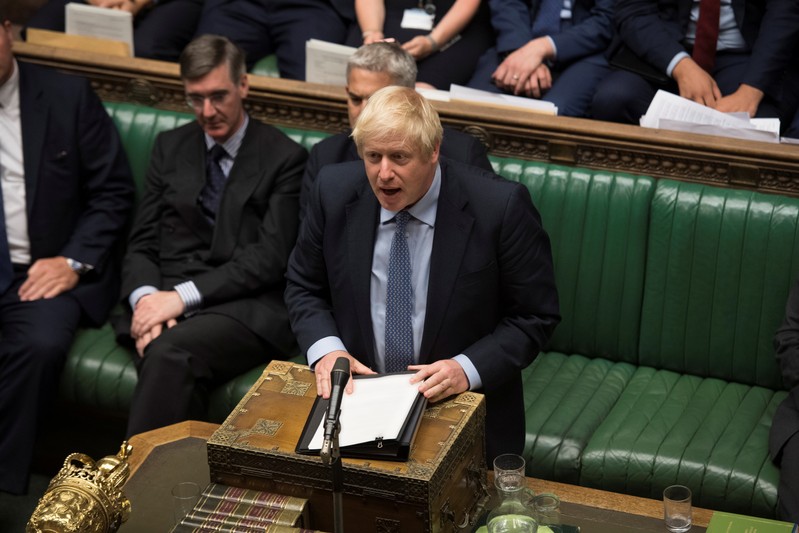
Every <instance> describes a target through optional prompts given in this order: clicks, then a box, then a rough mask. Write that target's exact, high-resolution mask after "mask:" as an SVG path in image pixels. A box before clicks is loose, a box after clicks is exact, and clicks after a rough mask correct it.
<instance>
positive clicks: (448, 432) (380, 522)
mask: <svg viewBox="0 0 799 533" xmlns="http://www.w3.org/2000/svg"><path fill="white" fill-rule="evenodd" d="M315 398H316V384H315V377H314V374H313V372H312V371H311V370H310V369H309V368H308V367H307V366H303V365H297V364H294V363H289V362H285V361H273V362H272V363H270V364H269V366H268V367H267V368H266V370H264V373H263V375H262V376H261V377H260V378H259V379H258V381H257V382H256V383H255V384H254V385H253V387H252V388H251V389H250V390H249V392H248V393H247V394H246V395H245V396H244V398H242V400H241V402H240V403H239V405H238V406H237V407H236V409H235V410H233V412H232V413H231V414H230V416H228V418H227V420H225V422H224V423H223V424H222V426H220V428H219V429H218V430H217V431H216V432H215V433H214V434H213V435H212V436H211V438H210V439H209V440H208V466H209V468H210V473H211V481H212V482H215V483H223V484H225V485H230V486H238V487H244V488H254V489H258V490H266V491H270V492H275V493H278V494H284V495H288V496H298V497H301V498H306V499H308V500H309V511H310V527H312V528H314V529H320V530H324V531H333V529H334V526H333V495H332V485H333V484H332V480H331V470H330V467H329V466H326V465H324V464H322V461H321V460H320V459H319V457H315V456H308V455H299V454H296V453H294V449H295V447H296V445H297V441H298V439H299V437H300V433H301V432H302V428H303V425H304V424H305V420H306V418H307V417H308V413H310V411H311V407H312V405H313V402H314V399H315ZM484 434H485V399H484V398H483V395H482V394H478V393H472V392H466V393H463V394H460V395H458V396H456V397H454V398H452V399H450V400H447V401H445V402H440V403H437V404H432V405H430V406H428V408H427V410H426V411H425V415H424V418H423V420H422V423H421V424H420V426H419V431H418V433H417V435H416V440H415V441H414V444H413V447H412V449H411V454H410V459H409V460H408V461H407V462H392V461H374V460H364V459H343V472H344V493H343V496H342V501H343V521H344V529H345V531H347V532H358V533H360V532H370V531H375V532H380V533H419V532H442V533H449V532H459V531H471V530H472V529H473V526H474V524H475V522H476V520H477V519H478V518H479V516H480V514H481V512H482V510H483V507H484V505H485V503H486V501H487V500H488V491H487V488H486V466H485V444H484V439H485V435H484Z"/></svg>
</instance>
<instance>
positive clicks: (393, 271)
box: [386, 211, 413, 372]
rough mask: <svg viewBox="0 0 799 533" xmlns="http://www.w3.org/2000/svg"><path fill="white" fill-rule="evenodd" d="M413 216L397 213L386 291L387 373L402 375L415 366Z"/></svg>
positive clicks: (403, 212)
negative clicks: (407, 231) (410, 236)
mask: <svg viewBox="0 0 799 533" xmlns="http://www.w3.org/2000/svg"><path fill="white" fill-rule="evenodd" d="M410 217H411V215H410V213H408V212H407V211H400V212H399V213H397V215H396V217H395V218H394V220H395V221H396V223H397V227H396V229H395V230H394V238H393V239H392V240H391V252H390V254H389V256H388V283H387V288H386V372H402V371H404V370H407V369H408V365H411V364H413V323H412V321H411V313H412V310H413V289H412V287H411V254H410V252H409V251H408V240H407V238H406V237H405V226H406V225H407V224H408V220H409V219H410Z"/></svg>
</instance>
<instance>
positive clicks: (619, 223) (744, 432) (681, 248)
mask: <svg viewBox="0 0 799 533" xmlns="http://www.w3.org/2000/svg"><path fill="white" fill-rule="evenodd" d="M107 106H108V110H109V113H111V115H112V116H113V117H114V120H115V122H116V124H117V127H118V128H119V129H120V132H121V133H122V137H123V142H124V143H125V146H126V149H127V150H128V154H129V155H130V157H131V163H132V165H133V169H134V174H135V177H136V180H137V182H138V183H139V184H141V183H143V177H144V172H145V169H146V167H147V163H148V157H147V154H149V152H150V149H151V147H152V143H153V141H154V139H155V135H156V134H157V132H158V131H162V130H163V129H168V128H172V127H175V126H177V125H178V124H180V123H182V122H185V121H187V120H191V116H190V115H188V114H181V113H170V112H165V111H159V110H154V109H150V108H146V107H142V106H135V105H126V104H107ZM287 133H288V134H289V136H291V137H292V138H293V139H294V140H296V141H297V142H300V143H302V144H304V145H305V146H306V147H310V146H311V145H312V144H313V143H315V142H316V141H318V140H320V139H321V138H323V137H324V136H325V135H324V134H320V133H317V132H307V131H299V130H294V131H290V130H289V131H287ZM492 163H493V164H494V166H495V169H496V170H497V171H498V172H499V173H500V174H502V175H503V176H505V177H507V178H509V179H513V180H516V181H519V182H521V183H524V184H525V185H526V186H527V187H528V188H529V190H530V192H531V195H532V197H533V200H534V201H535V203H536V205H537V206H538V208H539V210H540V212H541V216H542V220H543V224H544V226H545V228H546V229H547V231H548V232H549V235H550V237H551V240H552V247H553V255H554V262H555V275H556V277H557V283H558V289H559V294H560V299H561V313H562V315H563V321H562V323H561V324H560V325H559V326H558V328H557V330H556V332H555V335H554V337H553V338H552V340H551V342H550V346H549V347H548V348H547V351H545V352H544V353H542V354H540V355H539V357H538V358H537V359H536V361H535V362H534V363H533V365H531V366H530V367H529V368H527V369H525V370H524V371H523V378H524V383H525V411H526V424H527V440H526V443H525V451H524V455H525V457H526V458H527V461H528V469H527V472H528V474H530V475H535V476H538V477H542V478H547V479H554V480H560V481H566V482H571V483H580V484H583V485H587V486H593V487H599V488H604V489H608V490H614V491H619V492H625V493H630V494H637V495H641V496H647V497H652V498H658V499H659V498H660V494H661V492H662V490H663V488H664V487H665V486H667V485H669V484H672V483H675V482H678V483H682V484H686V485H689V486H690V487H691V488H692V489H693V491H694V495H695V498H694V502H695V504H696V505H700V506H703V507H709V508H714V509H722V510H730V511H735V512H746V513H750V514H756V515H762V516H772V517H773V516H774V510H775V505H776V486H777V480H778V475H779V473H778V472H777V470H776V468H775V467H774V466H773V465H772V464H771V462H770V461H769V459H768V454H767V448H766V443H767V435H768V429H769V427H770V424H771V418H772V415H773V412H774V410H775V408H776V406H777V404H778V403H779V402H780V401H781V399H782V398H784V397H785V395H786V392H785V391H784V390H783V386H782V384H781V382H780V378H779V373H778V371H777V366H776V363H775V361H774V355H773V349H772V347H771V339H772V336H773V334H774V331H775V329H776V327H777V325H778V324H779V322H780V320H781V318H782V313H783V308H784V305H785V301H786V298H787V294H788V290H789V288H790V285H791V282H792V280H793V277H794V275H795V273H796V272H797V267H799V245H797V239H798V238H799V237H798V236H799V231H798V229H799V228H797V225H799V201H797V200H795V199H789V198H784V197H780V196H772V195H764V194H758V193H751V192H745V191H739V190H730V189H720V188H714V187H708V186H701V185H695V184H687V183H678V182H673V181H669V180H658V181H656V180H653V179H651V178H647V177H641V176H630V175H625V174H614V173H610V172H592V171H588V170H585V169H576V168H568V167H563V166H557V165H547V164H542V163H538V162H530V161H522V160H514V159H499V158H492ZM260 372H261V368H260V367H259V368H255V369H253V370H252V371H250V372H249V373H247V374H245V375H243V376H240V377H239V378H237V379H236V380H233V381H231V382H229V383H228V384H226V385H225V386H223V387H220V388H219V389H217V390H216V391H213V393H212V396H211V405H210V409H209V419H210V420H214V421H221V420H222V419H224V418H225V416H227V414H228V413H229V412H230V410H231V409H232V408H233V407H234V406H235V405H236V403H237V402H238V400H239V399H240V398H241V397H242V396H243V394H244V393H245V392H246V391H247V389H248V388H249V386H250V385H251V384H252V383H253V382H254V381H255V379H256V378H257V377H258V376H259V375H260ZM135 380H136V373H135V369H134V368H133V365H132V355H131V354H130V353H129V352H127V351H126V350H125V349H123V348H120V347H119V346H117V345H116V343H115V340H114V336H113V332H112V331H111V329H110V327H109V326H106V327H104V328H101V329H99V330H84V331H81V332H80V333H79V335H78V337H77V339H76V341H75V345H74V346H73V349H72V352H71V353H70V356H69V359H68V361H67V365H66V369H65V371H64V378H63V380H62V394H63V395H64V396H65V397H66V398H68V399H70V400H72V401H73V402H76V403H78V404H82V405H91V406H97V407H100V408H102V409H108V410H115V411H118V412H121V413H124V412H126V411H127V408H128V405H129V403H130V397H131V394H132V391H133V387H134V386H135Z"/></svg>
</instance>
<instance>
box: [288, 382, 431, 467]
mask: <svg viewBox="0 0 799 533" xmlns="http://www.w3.org/2000/svg"><path fill="white" fill-rule="evenodd" d="M413 374H414V372H398V373H393V374H377V375H366V376H362V375H356V376H353V379H354V383H353V385H354V390H353V393H352V394H346V393H345V394H344V397H343V399H342V402H341V416H340V418H339V423H340V425H341V430H340V432H339V448H340V450H341V456H342V457H358V458H365V459H381V460H385V461H407V460H408V455H409V453H410V448H411V444H413V439H414V437H415V436H416V430H417V429H418V428H419V423H420V422H421V421H422V415H423V414H424V409H425V407H426V406H427V399H426V398H425V397H424V396H423V395H422V394H420V393H419V391H418V387H419V384H418V383H414V384H411V383H410V376H412V375H413ZM327 405H328V400H323V399H322V397H321V396H319V397H317V398H316V401H315V402H314V405H313V408H312V409H311V413H310V414H309V415H308V420H306V422H305V427H304V428H303V430H302V434H301V435H300V441H299V442H298V443H297V448H296V452H297V453H300V454H306V455H318V454H319V450H320V449H321V448H322V441H323V435H322V433H323V429H324V428H323V426H324V420H325V413H326V411H327Z"/></svg>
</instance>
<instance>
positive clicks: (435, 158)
mask: <svg viewBox="0 0 799 533" xmlns="http://www.w3.org/2000/svg"><path fill="white" fill-rule="evenodd" d="M439 155H441V143H440V142H439V143H437V144H436V146H435V148H433V153H432V154H430V162H431V163H438V156H439Z"/></svg>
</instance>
